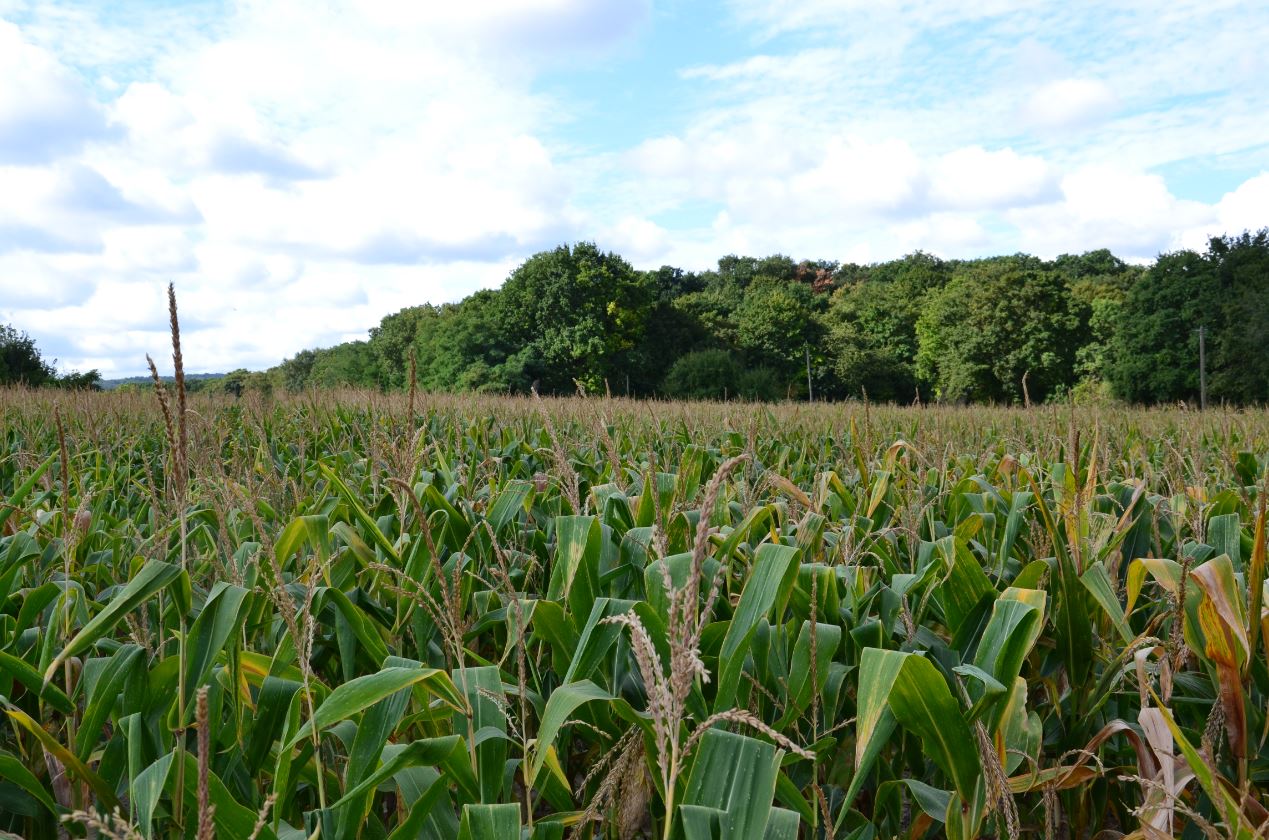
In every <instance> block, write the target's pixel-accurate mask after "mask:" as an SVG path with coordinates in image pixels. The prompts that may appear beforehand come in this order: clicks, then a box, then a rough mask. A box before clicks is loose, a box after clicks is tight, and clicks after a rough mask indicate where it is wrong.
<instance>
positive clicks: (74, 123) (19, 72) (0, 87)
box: [0, 20, 108, 164]
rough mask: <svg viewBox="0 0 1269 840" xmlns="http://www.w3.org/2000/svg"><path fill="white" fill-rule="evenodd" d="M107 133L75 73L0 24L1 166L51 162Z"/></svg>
mask: <svg viewBox="0 0 1269 840" xmlns="http://www.w3.org/2000/svg"><path fill="white" fill-rule="evenodd" d="M107 132H108V126H107V125H106V120H105V117H104V115H103V114H102V111H101V109H100V108H99V107H98V106H97V104H96V103H95V102H94V101H93V100H92V98H91V97H90V96H89V95H88V92H87V91H86V90H85V89H84V87H83V85H82V84H81V83H80V82H79V81H78V80H77V79H76V78H75V76H74V74H73V73H71V72H70V71H69V70H68V69H67V68H66V67H65V66H63V65H62V64H61V62H59V61H58V60H57V58H56V57H55V56H54V55H52V54H51V53H50V52H48V51H47V50H44V49H41V48H40V47H38V46H35V45H34V44H31V43H28V42H27V41H26V39H24V38H23V37H22V33H21V31H20V30H19V29H18V27H17V26H15V25H13V24H12V23H9V22H7V21H4V20H0V164H3V163H41V162H44V161H48V160H52V159H55V158H57V157H60V156H61V155H64V154H68V153H71V152H75V151H77V150H78V149H79V148H81V147H82V146H83V144H84V143H85V142H87V141H89V140H92V139H96V138H99V137H102V136H104V135H105V134H106V133H107Z"/></svg>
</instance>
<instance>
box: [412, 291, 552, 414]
mask: <svg viewBox="0 0 1269 840" xmlns="http://www.w3.org/2000/svg"><path fill="white" fill-rule="evenodd" d="M514 329H515V327H514V325H512V324H511V323H509V319H508V317H507V312H506V302H505V301H504V300H503V297H502V294H501V292H497V291H491V290H488V289H486V290H482V291H479V292H476V293H475V294H474V295H471V296H470V297H468V298H466V299H464V300H463V301H462V302H461V303H452V304H446V305H444V306H442V307H440V308H439V309H438V310H437V313H436V317H435V318H430V319H427V320H425V321H422V322H420V326H419V334H418V337H417V339H416V343H415V347H416V348H417V350H418V357H417V358H418V369H419V383H420V385H422V386H423V387H424V388H426V389H428V390H432V391H493V392H504V391H519V392H524V391H527V390H528V388H529V386H530V384H531V383H532V382H533V379H532V377H531V376H530V375H529V371H528V370H526V357H527V356H528V355H531V352H532V351H526V348H523V347H517V346H516V341H515V339H514V338H513V336H512V332H513V331H514ZM517 350H520V351H522V354H521V355H517V352H516V351H517Z"/></svg>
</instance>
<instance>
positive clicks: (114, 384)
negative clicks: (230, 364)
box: [101, 373, 225, 391]
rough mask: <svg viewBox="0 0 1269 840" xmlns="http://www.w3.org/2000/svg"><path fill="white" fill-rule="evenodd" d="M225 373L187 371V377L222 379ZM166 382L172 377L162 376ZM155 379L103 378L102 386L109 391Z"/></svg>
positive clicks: (139, 377) (133, 377) (148, 382)
mask: <svg viewBox="0 0 1269 840" xmlns="http://www.w3.org/2000/svg"><path fill="white" fill-rule="evenodd" d="M224 375H225V374H223V373H187V374H185V378H186V379H187V380H189V381H193V380H195V379H220V378H221V377H223V376H224ZM159 378H160V379H162V380H163V381H164V382H171V381H172V377H170V376H160V377H159ZM152 381H153V380H151V379H150V377H148V376H125V377H123V378H122V379H103V380H101V387H102V389H103V390H106V391H109V390H110V389H111V388H118V387H119V386H120V385H149V384H150V383H151V382H152Z"/></svg>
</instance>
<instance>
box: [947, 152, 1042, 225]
mask: <svg viewBox="0 0 1269 840" xmlns="http://www.w3.org/2000/svg"><path fill="white" fill-rule="evenodd" d="M931 169H932V177H931V180H932V183H931V186H930V197H931V199H932V200H933V202H934V203H935V204H937V205H940V206H943V207H949V208H959V209H968V210H974V209H990V208H1002V207H1016V206H1019V205H1026V204H1032V203H1036V202H1039V201H1043V200H1048V199H1052V198H1053V197H1054V196H1055V195H1056V193H1057V178H1056V174H1055V172H1054V170H1053V167H1052V166H1050V165H1049V163H1048V162H1047V161H1045V160H1044V159H1043V158H1042V157H1039V156H1038V155H1020V154H1018V153H1017V152H1015V151H1014V150H1013V149H997V150H995V151H988V150H986V149H984V148H983V147H982V146H966V147H965V148H962V149H956V150H955V151H952V152H948V153H947V154H945V155H943V156H942V157H940V158H939V159H938V160H936V161H934V162H933V164H932V165H931Z"/></svg>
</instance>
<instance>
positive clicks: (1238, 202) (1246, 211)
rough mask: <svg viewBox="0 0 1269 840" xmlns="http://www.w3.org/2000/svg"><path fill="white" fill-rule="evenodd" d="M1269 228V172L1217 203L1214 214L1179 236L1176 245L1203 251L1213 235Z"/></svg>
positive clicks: (1241, 186) (1228, 194)
mask: <svg viewBox="0 0 1269 840" xmlns="http://www.w3.org/2000/svg"><path fill="white" fill-rule="evenodd" d="M1266 227H1269V171H1265V172H1261V173H1260V174H1259V175H1257V176H1255V177H1254V178H1249V179H1248V180H1246V181H1244V182H1243V183H1242V184H1240V185H1239V186H1238V188H1237V189H1234V190H1232V191H1230V192H1227V193H1225V195H1223V196H1222V197H1221V200H1220V201H1218V202H1217V203H1216V206H1215V208H1213V212H1212V213H1211V215H1210V216H1209V217H1208V218H1206V219H1204V220H1203V222H1202V223H1201V224H1197V225H1195V226H1194V227H1191V228H1190V229H1189V230H1186V231H1185V232H1184V233H1182V234H1181V235H1180V236H1178V237H1177V241H1176V243H1175V244H1176V246H1177V247H1183V248H1193V249H1195V250H1199V251H1201V250H1203V249H1204V248H1206V247H1207V241H1208V239H1210V238H1211V237H1213V236H1222V235H1224V234H1230V235H1233V236H1237V235H1238V234H1240V233H1242V232H1243V231H1250V232H1252V233H1255V232H1256V231H1258V230H1261V229H1262V228H1266Z"/></svg>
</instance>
